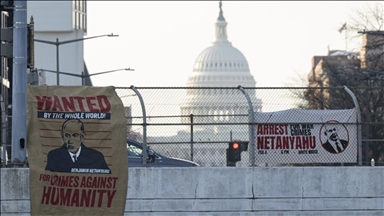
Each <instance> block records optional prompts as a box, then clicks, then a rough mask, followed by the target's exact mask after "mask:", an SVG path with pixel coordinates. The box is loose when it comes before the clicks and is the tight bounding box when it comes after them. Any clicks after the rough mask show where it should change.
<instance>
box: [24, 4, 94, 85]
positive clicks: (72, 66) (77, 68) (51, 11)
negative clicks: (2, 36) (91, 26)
mask: <svg viewBox="0 0 384 216" xmlns="http://www.w3.org/2000/svg"><path fill="white" fill-rule="evenodd" d="M31 16H33V18H34V24H35V25H34V29H35V35H34V38H35V39H39V40H44V41H50V42H56V38H58V40H59V42H62V41H67V40H75V39H81V38H83V37H84V36H85V35H86V33H87V2H86V1H85V0H84V1H83V0H73V1H28V2H27V17H28V20H29V18H30V17H31ZM28 22H29V21H28ZM58 47H59V71H60V72H67V73H72V74H77V75H81V74H82V72H84V73H86V74H87V73H88V72H87V71H86V67H85V63H84V45H83V41H77V42H72V43H67V44H61V45H59V46H58ZM56 57H57V53H56V45H55V44H47V43H42V42H37V41H35V68H37V69H45V70H51V71H56V70H57V62H56ZM43 74H44V73H43ZM45 76H46V84H47V85H56V84H57V79H56V73H54V72H45ZM59 80H60V85H82V80H81V78H80V77H75V76H68V75H64V74H60V77H59ZM85 81H86V83H85V84H86V85H91V83H90V80H89V79H86V80H85Z"/></svg>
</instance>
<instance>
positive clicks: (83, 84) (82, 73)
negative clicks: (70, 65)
mask: <svg viewBox="0 0 384 216" xmlns="http://www.w3.org/2000/svg"><path fill="white" fill-rule="evenodd" d="M81 85H82V86H85V74H84V71H81Z"/></svg>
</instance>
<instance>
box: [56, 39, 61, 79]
mask: <svg viewBox="0 0 384 216" xmlns="http://www.w3.org/2000/svg"><path fill="white" fill-rule="evenodd" d="M59 45H60V43H59V38H56V72H57V74H56V84H57V85H60V73H59V72H60V68H59Z"/></svg>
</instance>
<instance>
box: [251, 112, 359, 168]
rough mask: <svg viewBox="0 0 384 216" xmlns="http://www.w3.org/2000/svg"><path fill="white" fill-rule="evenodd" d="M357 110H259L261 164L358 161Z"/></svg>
mask: <svg viewBox="0 0 384 216" xmlns="http://www.w3.org/2000/svg"><path fill="white" fill-rule="evenodd" d="M356 116H357V115H356V110H355V109H346V110H301V109H290V110H282V111H277V112H256V113H255V122H256V127H255V130H256V131H255V134H256V140H255V143H256V162H257V163H283V164H287V163H356V162H357V140H358V139H357V121H356Z"/></svg>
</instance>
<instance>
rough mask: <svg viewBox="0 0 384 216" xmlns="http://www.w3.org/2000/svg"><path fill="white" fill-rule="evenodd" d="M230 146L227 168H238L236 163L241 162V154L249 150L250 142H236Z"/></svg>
mask: <svg viewBox="0 0 384 216" xmlns="http://www.w3.org/2000/svg"><path fill="white" fill-rule="evenodd" d="M228 144H229V146H228V148H227V166H236V162H237V161H241V152H242V151H247V150H248V142H239V141H234V142H230V143H228Z"/></svg>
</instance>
